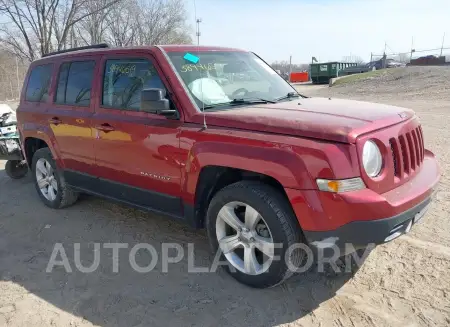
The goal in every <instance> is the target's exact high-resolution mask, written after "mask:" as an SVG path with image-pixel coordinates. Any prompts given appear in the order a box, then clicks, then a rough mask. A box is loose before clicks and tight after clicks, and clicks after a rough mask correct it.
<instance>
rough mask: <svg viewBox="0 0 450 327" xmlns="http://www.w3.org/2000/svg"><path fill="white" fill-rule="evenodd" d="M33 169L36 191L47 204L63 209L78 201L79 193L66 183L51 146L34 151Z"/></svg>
mask: <svg viewBox="0 0 450 327" xmlns="http://www.w3.org/2000/svg"><path fill="white" fill-rule="evenodd" d="M32 171H33V180H34V185H35V187H36V191H37V192H38V194H39V197H40V198H41V200H42V202H44V204H45V205H46V206H48V207H50V208H53V209H62V208H65V207H68V206H70V205H72V204H74V203H75V202H76V201H77V199H78V193H77V192H75V191H73V190H71V189H70V188H69V186H68V185H67V184H66V181H65V180H64V176H63V174H62V172H61V171H60V170H59V169H58V167H57V166H56V163H55V160H54V159H53V156H52V153H51V151H50V149H49V148H42V149H39V150H37V151H36V152H35V153H34V155H33V162H32Z"/></svg>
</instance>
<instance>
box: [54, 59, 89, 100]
mask: <svg viewBox="0 0 450 327" xmlns="http://www.w3.org/2000/svg"><path fill="white" fill-rule="evenodd" d="M94 68H95V61H75V62H70V63H64V64H62V65H61V68H60V70H59V77H58V86H57V90H56V102H57V103H61V104H67V105H74V106H83V107H87V106H89V104H90V102H91V90H92V80H93V76H94Z"/></svg>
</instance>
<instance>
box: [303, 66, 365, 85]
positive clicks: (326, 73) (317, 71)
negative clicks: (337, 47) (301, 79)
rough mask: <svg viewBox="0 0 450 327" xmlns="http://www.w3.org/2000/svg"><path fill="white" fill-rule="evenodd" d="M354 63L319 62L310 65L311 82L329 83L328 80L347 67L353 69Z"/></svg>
mask: <svg viewBox="0 0 450 327" xmlns="http://www.w3.org/2000/svg"><path fill="white" fill-rule="evenodd" d="M357 65H358V64H357V63H355V62H337V61H333V62H321V63H314V64H311V67H310V70H311V81H312V82H313V83H314V84H323V83H329V81H330V78H334V77H338V76H339V71H340V70H342V69H345V68H347V67H354V66H357Z"/></svg>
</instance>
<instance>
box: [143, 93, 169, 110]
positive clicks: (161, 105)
mask: <svg viewBox="0 0 450 327" xmlns="http://www.w3.org/2000/svg"><path fill="white" fill-rule="evenodd" d="M169 108H170V104H169V100H168V99H166V90H164V89H143V90H142V91H141V111H144V112H149V113H153V114H160V113H162V112H165V111H167V110H169Z"/></svg>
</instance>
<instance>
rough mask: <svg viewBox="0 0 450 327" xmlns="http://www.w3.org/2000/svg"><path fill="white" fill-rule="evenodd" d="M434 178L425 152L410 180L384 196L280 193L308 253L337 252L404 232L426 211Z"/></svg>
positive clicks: (433, 165) (436, 169) (430, 156)
mask: <svg viewBox="0 0 450 327" xmlns="http://www.w3.org/2000/svg"><path fill="white" fill-rule="evenodd" d="M439 177H440V174H439V166H438V163H437V160H436V158H435V157H434V155H433V154H432V153H431V152H429V151H426V153H425V159H424V161H423V164H422V167H421V169H420V171H418V172H417V174H416V175H415V176H414V178H412V179H411V180H409V181H407V182H406V183H404V184H402V185H400V186H399V187H396V188H394V189H392V190H390V191H388V192H386V193H382V194H379V193H377V192H375V191H374V190H371V189H369V188H366V189H363V190H360V191H352V192H344V193H331V192H322V191H318V190H293V189H287V188H285V191H286V194H287V196H288V198H289V201H290V203H291V205H292V208H293V210H294V212H295V214H296V216H297V219H298V221H299V224H300V226H301V228H302V230H303V232H304V235H305V237H306V239H307V241H308V242H309V244H310V245H311V246H312V247H313V248H314V247H315V248H325V247H327V246H328V247H330V248H332V247H334V245H336V246H338V247H339V248H340V250H343V249H344V248H345V244H353V246H354V248H355V249H356V250H357V249H358V248H363V247H366V246H367V245H368V244H381V243H383V242H386V241H389V240H390V239H389V237H390V236H391V235H392V234H393V233H395V232H399V233H400V234H402V233H404V232H406V229H407V228H408V223H409V221H411V222H412V224H413V223H414V221H413V220H412V219H414V217H415V216H416V215H417V214H419V213H420V214H423V213H424V211H425V210H426V208H427V207H428V204H429V203H430V201H431V198H432V196H433V193H434V191H435V190H436V186H437V184H438V182H439ZM416 220H417V219H416ZM405 222H406V224H405ZM402 224H404V226H401V225H402ZM410 227H411V226H409V228H410ZM395 228H399V229H398V230H395ZM394 238H395V236H392V238H391V239H394ZM342 246H344V248H342ZM344 252H347V251H344ZM343 254H345V253H343Z"/></svg>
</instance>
